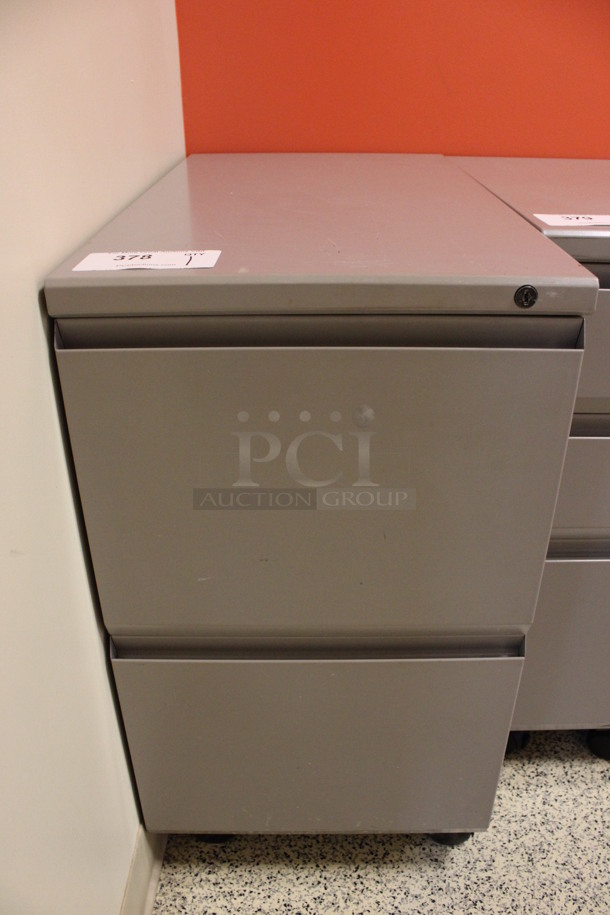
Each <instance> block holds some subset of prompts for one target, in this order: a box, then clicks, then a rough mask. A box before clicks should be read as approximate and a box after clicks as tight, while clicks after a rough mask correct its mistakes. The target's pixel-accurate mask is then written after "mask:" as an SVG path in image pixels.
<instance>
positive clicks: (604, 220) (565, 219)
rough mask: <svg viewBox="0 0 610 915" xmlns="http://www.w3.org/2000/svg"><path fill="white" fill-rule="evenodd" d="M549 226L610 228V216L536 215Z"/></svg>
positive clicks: (581, 214)
mask: <svg viewBox="0 0 610 915" xmlns="http://www.w3.org/2000/svg"><path fill="white" fill-rule="evenodd" d="M534 216H535V217H536V219H539V220H540V221H541V222H544V223H546V225H547V226H556V227H557V226H610V216H607V215H606V216H602V215H600V214H585V213H565V214H562V213H534Z"/></svg>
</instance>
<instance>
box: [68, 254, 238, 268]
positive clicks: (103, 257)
mask: <svg viewBox="0 0 610 915" xmlns="http://www.w3.org/2000/svg"><path fill="white" fill-rule="evenodd" d="M219 257H220V251H211V250H208V251H105V252H97V253H94V254H88V255H87V257H86V258H84V260H82V261H81V262H80V263H79V264H77V265H76V267H73V268H72V269H73V270H193V269H196V268H202V267H204V268H209V267H213V266H214V265H215V264H216V261H217V260H218V258H219Z"/></svg>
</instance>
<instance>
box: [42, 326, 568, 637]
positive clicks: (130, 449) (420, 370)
mask: <svg viewBox="0 0 610 915" xmlns="http://www.w3.org/2000/svg"><path fill="white" fill-rule="evenodd" d="M542 320H543V322H546V320H547V319H542ZM552 320H553V319H551V321H552ZM517 323H519V322H517ZM559 323H561V322H559ZM441 324H442V327H443V332H442V334H440V336H439V333H440V332H439V325H438V322H437V321H436V319H430V320H429V322H428V324H427V331H426V333H427V335H428V336H426V335H425V334H424V329H420V330H418V331H417V334H416V336H415V338H413V339H417V341H418V344H419V345H411V346H408V345H402V346H368V347H364V346H357V345H354V346H349V345H347V346H345V345H339V344H340V341H339V339H336V340H335V344H336V345H332V346H322V345H317V346H314V345H312V346H297V345H294V340H293V339H290V338H288V339H289V340H290V342H291V343H292V344H293V345H284V346H282V345H275V346H265V345H264V344H263V339H261V340H259V345H250V346H244V345H241V346H234V347H229V346H226V345H225V346H223V345H219V346H217V347H210V346H201V345H199V346H197V345H193V346H190V347H184V348H181V347H180V348H179V347H175V346H174V347H167V348H163V347H150V348H147V347H140V348H133V349H132V348H125V349H121V348H116V349H112V348H110V349H103V348H101V349H62V348H58V351H57V357H58V364H59V371H60V375H61V384H62V391H63V396H64V402H65V407H66V415H67V419H68V426H69V430H70V438H71V444H72V449H73V454H74V460H75V465H76V471H77V475H78V484H79V490H80V495H81V498H82V504H83V510H84V516H85V522H86V526H87V533H88V537H89V543H90V547H91V554H92V559H93V565H94V569H95V574H96V581H97V586H98V589H99V594H100V599H101V604H102V612H103V614H104V619H105V622H106V625H107V627H108V629H109V630H110V632H111V633H112V635H113V636H114V637H118V638H120V637H123V636H125V637H127V636H139V637H149V636H151V637H153V636H154V637H169V636H189V637H191V636H200V637H202V638H210V637H217V636H229V637H250V636H253V635H259V636H261V637H265V638H270V637H280V636H281V637H297V636H306V637H312V636H325V637H328V636H337V637H343V636H344V635H347V634H350V635H362V636H367V637H369V636H371V635H372V634H378V635H396V634H401V633H402V634H404V633H410V632H413V631H416V632H421V631H430V630H435V631H439V630H444V631H447V630H454V629H456V628H473V629H480V628H482V627H484V628H485V629H487V630H490V629H495V628H496V627H499V626H515V627H521V626H525V625H527V624H528V623H529V622H530V620H531V617H532V614H533V608H534V606H535V601H536V595H537V591H538V586H539V582H540V576H541V574H542V566H543V562H544V557H545V555H546V548H547V543H548V537H549V533H550V528H551V522H552V514H553V508H554V504H555V500H556V495H557V489H558V486H559V478H560V474H561V466H562V463H563V456H564V453H565V446H566V442H567V436H568V431H569V425H570V421H571V418H572V407H573V403H574V396H575V392H576V384H577V378H578V373H579V367H580V362H581V351H580V349H579V346H580V343H579V340H578V331H579V327H578V326H573V322H572V320H571V319H567V324H566V327H567V328H568V329H570V328H571V331H570V334H568V337H567V339H565V340H564V341H563V346H562V344H561V342H560V341H559V340H558V339H556V341H555V345H556V346H557V348H556V349H546V348H538V345H537V344H536V343H534V346H533V348H529V347H527V344H526V342H525V341H524V340H522V341H521V346H519V345H518V341H517V340H516V338H515V337H514V336H513V330H512V325H511V329H510V332H509V331H508V330H507V329H506V328H505V327H504V322H503V321H502V320H501V319H500V322H499V325H498V326H499V328H500V330H499V331H498V332H497V333H494V332H493V329H494V326H495V322H493V321H492V322H491V325H490V324H488V322H487V321H484V323H483V325H482V326H481V327H479V325H478V324H477V323H476V322H475V325H473V324H472V323H471V321H470V319H469V320H468V321H467V324H466V325H464V326H463V325H462V323H461V319H460V318H453V319H449V320H448V322H441ZM525 324H527V325H528V326H531V327H532V328H533V327H535V326H537V324H530V322H529V321H528V322H525ZM577 324H578V322H577ZM401 326H402V325H401ZM521 326H522V325H520V327H521ZM523 326H524V325H523ZM350 327H351V324H350V323H349V322H347V324H346V326H345V327H344V328H343V332H344V334H346V336H345V337H344V338H343V339H344V340H345V339H350V334H348V329H349V328H350ZM496 330H497V328H496ZM547 330H548V329H547ZM350 333H351V331H350ZM402 333H403V332H402V331H401V330H400V328H396V329H395V335H396V338H397V339H402V340H404V341H405V342H406V340H407V339H409V335H407V334H406V330H405V336H401V334H402ZM409 333H410V331H409ZM506 334H508V336H506ZM553 335H554V332H553ZM314 339H315V338H314ZM564 347H565V348H564ZM516 568H518V569H519V575H515V569H516Z"/></svg>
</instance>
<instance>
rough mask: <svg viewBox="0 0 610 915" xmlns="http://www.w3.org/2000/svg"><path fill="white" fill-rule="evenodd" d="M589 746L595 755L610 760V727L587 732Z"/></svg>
mask: <svg viewBox="0 0 610 915" xmlns="http://www.w3.org/2000/svg"><path fill="white" fill-rule="evenodd" d="M587 746H588V747H589V749H590V750H591V752H592V753H593V754H594V756H599V757H600V758H601V759H608V760H610V729H608V730H600V731H589V733H588V734H587Z"/></svg>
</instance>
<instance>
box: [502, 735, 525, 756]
mask: <svg viewBox="0 0 610 915" xmlns="http://www.w3.org/2000/svg"><path fill="white" fill-rule="evenodd" d="M529 742H530V732H529V731H511V732H510V734H509V735H508V741H507V743H506V750H505V751H504V755H505V756H507V755H508V754H509V753H517V752H518V751H519V750H524V749H525V748H526V746H527V745H528V743H529Z"/></svg>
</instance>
